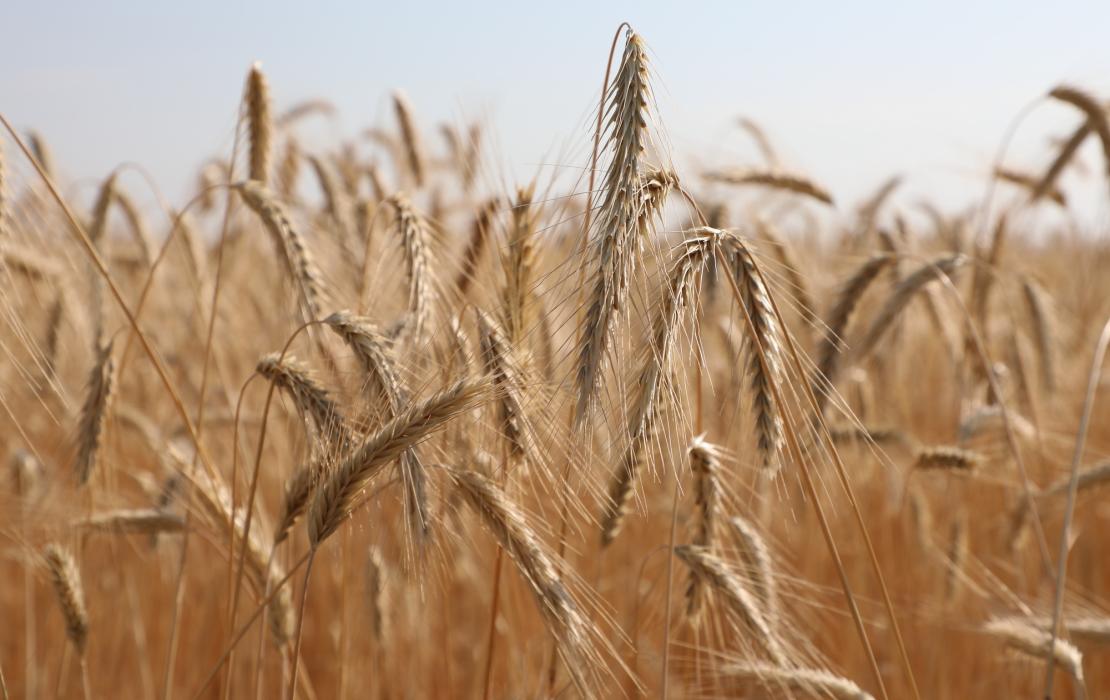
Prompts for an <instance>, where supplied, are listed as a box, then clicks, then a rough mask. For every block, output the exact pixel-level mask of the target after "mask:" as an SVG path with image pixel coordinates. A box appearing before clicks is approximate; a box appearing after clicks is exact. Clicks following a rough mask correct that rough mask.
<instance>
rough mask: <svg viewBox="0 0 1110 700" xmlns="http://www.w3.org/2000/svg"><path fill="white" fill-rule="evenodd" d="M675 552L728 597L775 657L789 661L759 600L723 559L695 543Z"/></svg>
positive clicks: (758, 640)
mask: <svg viewBox="0 0 1110 700" xmlns="http://www.w3.org/2000/svg"><path fill="white" fill-rule="evenodd" d="M674 553H675V554H676V555H678V558H679V559H681V560H682V561H683V562H684V563H685V564H686V565H687V566H688V567H690V571H691V573H693V574H694V575H696V576H700V577H701V578H703V579H704V580H705V581H706V583H708V584H709V585H710V586H711V587H712V588H713V590H714V591H716V592H717V593H718V594H719V595H720V596H721V597H722V598H723V599H724V601H725V603H726V604H727V605H728V608H729V610H731V611H732V612H733V614H735V615H736V616H737V617H738V618H739V619H740V620H741V621H742V622H743V624H744V626H745V627H746V628H747V629H748V631H749V632H751V633H752V636H753V637H754V639H755V641H756V643H757V644H758V646H759V647H760V648H761V649H762V650H763V652H764V653H766V654H767V657H768V658H770V659H771V661H773V662H774V663H776V664H778V665H780V666H781V665H783V664H785V663H786V654H785V652H784V651H783V649H782V645H781V644H780V643H779V640H778V638H776V637H775V635H774V634H773V633H772V631H771V628H770V626H769V625H768V624H767V620H766V618H765V617H764V615H763V611H762V610H761V609H760V606H759V604H758V603H757V602H756V600H755V598H754V597H753V596H752V594H751V593H750V592H748V589H747V588H745V587H744V584H743V583H742V582H741V580H740V578H739V577H738V576H736V574H735V573H733V572H732V571H731V570H730V569H729V567H728V565H727V564H726V563H725V562H724V561H723V560H722V559H720V558H719V557H716V556H714V555H713V554H710V553H709V552H708V551H707V550H706V549H705V548H703V547H695V546H692V545H680V546H678V547H675V550H674Z"/></svg>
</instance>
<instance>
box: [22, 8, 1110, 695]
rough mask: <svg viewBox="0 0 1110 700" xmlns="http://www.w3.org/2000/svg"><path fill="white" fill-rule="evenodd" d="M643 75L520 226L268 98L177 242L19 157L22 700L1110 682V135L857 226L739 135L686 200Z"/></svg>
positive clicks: (813, 185) (169, 214)
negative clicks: (1109, 502) (951, 203)
mask: <svg viewBox="0 0 1110 700" xmlns="http://www.w3.org/2000/svg"><path fill="white" fill-rule="evenodd" d="M602 48H603V47H599V49H602ZM648 56H649V52H648V51H647V50H646V48H645V44H644V41H643V40H642V39H641V38H640V37H639V36H638V35H637V34H634V33H632V32H631V31H630V30H629V31H625V30H618V33H617V35H616V38H615V43H614V53H613V55H612V61H611V65H610V70H608V71H604V75H605V87H604V89H603V90H602V91H601V92H600V95H599V96H600V97H601V102H600V104H601V109H600V110H599V112H600V114H599V115H597V116H596V118H597V120H598V121H597V127H598V132H597V136H596V141H595V142H594V143H593V144H592V145H593V148H594V152H595V163H590V162H583V163H578V164H576V165H577V166H578V167H580V168H581V170H580V172H581V173H582V175H581V177H580V178H578V179H577V180H576V181H575V182H565V181H563V180H564V178H551V177H549V178H547V179H544V178H539V179H537V180H536V181H532V182H520V183H517V186H516V187H515V188H513V189H508V190H506V191H491V190H490V189H489V188H488V187H485V186H484V183H486V182H488V181H489V180H490V179H489V178H483V177H482V176H481V175H482V173H484V172H487V171H488V169H490V168H492V167H494V166H492V165H491V164H490V162H489V161H490V159H491V158H492V155H493V154H491V153H489V152H488V151H489V149H488V148H487V147H484V144H487V143H488V142H489V141H488V138H486V137H485V136H486V135H485V134H484V128H485V126H484V125H481V124H474V125H473V126H471V127H469V128H463V129H459V128H455V127H452V126H444V127H442V128H441V129H440V130H439V131H438V132H436V131H433V130H431V129H429V128H427V127H426V125H423V124H421V123H420V119H419V115H417V114H414V113H413V110H412V108H411V107H410V106H409V104H408V102H407V100H406V99H405V97H404V96H403V95H402V94H400V93H398V94H396V95H395V96H394V98H393V99H394V107H395V120H394V123H393V128H390V129H368V130H367V131H366V132H365V134H363V135H362V136H364V137H365V138H364V139H363V140H361V141H360V142H359V143H357V144H356V143H351V144H346V145H343V146H341V147H338V148H336V149H335V150H333V151H331V152H315V153H314V152H308V150H307V149H305V148H303V147H302V146H301V141H299V140H298V130H299V129H300V128H302V125H303V124H304V123H305V121H306V120H312V119H315V118H318V117H319V114H320V113H326V112H327V111H329V109H330V106H329V105H328V103H326V102H323V101H312V102H305V103H299V104H294V105H291V106H290V105H282V109H279V108H278V106H277V105H275V104H272V102H273V100H272V99H271V97H270V90H269V86H268V84H267V78H266V77H265V76H264V75H263V73H262V72H261V69H260V67H258V66H255V67H252V68H251V69H250V71H249V74H248V76H247V80H246V83H245V87H244V92H243V101H242V112H241V113H242V118H241V123H240V129H239V132H238V136H237V138H236V145H235V147H234V148H233V149H232V152H231V153H227V154H224V155H221V156H218V157H215V158H213V159H210V160H209V161H207V162H205V163H203V165H202V166H201V169H200V170H199V173H198V182H197V186H196V194H195V197H194V198H193V199H192V200H190V201H188V202H180V203H177V204H174V205H172V206H171V205H169V204H165V205H164V206H163V207H162V210H161V211H155V210H153V209H151V210H149V211H148V210H146V209H143V208H141V207H139V206H137V205H136V204H135V203H134V201H135V200H134V199H133V196H134V195H136V194H137V193H139V192H145V191H144V190H140V187H149V183H146V182H145V181H144V180H143V178H142V175H141V173H140V172H138V171H137V170H136V169H135V167H134V166H121V167H120V169H118V170H117V171H116V172H113V173H112V174H110V175H109V176H107V177H106V178H105V179H104V180H103V182H102V183H101V184H100V185H99V188H98V191H97V193H96V196H95V198H94V199H93V200H92V201H89V202H85V201H83V200H81V199H80V198H76V197H73V196H72V189H71V188H69V187H67V183H65V182H64V181H62V177H61V176H60V174H59V171H58V170H56V169H55V166H54V164H53V163H52V158H51V157H50V154H49V152H48V150H47V146H46V144H45V142H44V141H43V140H42V139H41V138H40V137H38V136H33V137H27V136H21V135H19V134H18V132H16V131H14V130H12V129H11V128H10V127H9V128H8V130H7V131H6V132H3V145H4V149H3V166H2V167H0V256H2V261H0V275H2V276H3V281H2V284H0V290H2V298H0V309H2V311H3V317H2V319H0V326H2V330H0V348H2V350H3V354H2V355H0V380H2V381H0V408H2V409H3V410H2V412H0V449H2V453H0V458H2V459H4V460H5V461H6V465H7V468H6V471H5V472H4V473H5V478H4V479H3V480H2V481H0V534H2V535H3V539H2V542H3V554H4V556H3V559H2V560H0V575H2V580H3V581H4V585H3V586H2V587H0V669H2V672H3V679H4V685H5V688H4V697H5V698H6V697H12V698H31V697H34V698H50V697H74V698H108V697H120V698H132V697H134V698H138V697H154V698H171V697H172V698H175V699H176V700H188V699H190V698H227V697H231V698H280V697H290V696H291V695H292V696H295V697H300V698H423V697H435V698H470V697H474V698H477V697H483V698H540V697H543V698H549V697H602V698H612V697H651V698H668V697H669V698H709V697H747V698H765V697H769V698H867V697H874V698H891V699H894V698H915V697H918V698H973V697H984V698H998V697H1024V698H1033V697H1043V696H1045V695H1046V694H1049V695H1052V697H1055V698H1083V697H1087V698H1098V697H1101V696H1102V693H1105V692H1110V668H1108V667H1107V663H1106V662H1107V660H1108V658H1110V657H1108V653H1107V646H1108V644H1110V617H1108V616H1107V613H1106V611H1105V610H1104V607H1105V605H1106V602H1105V600H1104V596H1105V592H1106V591H1107V590H1108V586H1110V566H1108V565H1107V563H1106V559H1105V557H1106V554H1107V551H1108V550H1107V545H1106V542H1105V540H1104V534H1105V532H1106V530H1107V519H1108V518H1110V511H1108V510H1107V507H1106V506H1105V505H1104V504H1102V503H1101V502H1100V499H1101V498H1102V495H1101V493H1100V486H1101V485H1102V484H1106V483H1108V482H1110V461H1107V455H1108V454H1110V425H1108V420H1110V408H1108V406H1110V402H1108V401H1107V397H1106V396H1105V393H1106V389H1107V386H1106V384H1107V380H1106V378H1105V376H1104V375H1103V374H1102V371H1103V370H1102V365H1103V351H1104V350H1105V342H1106V340H1107V337H1108V336H1107V335H1106V332H1105V330H1104V323H1106V321H1107V318H1108V316H1110V249H1108V247H1107V244H1106V242H1105V241H1106V239H1105V237H1104V236H1101V235H1099V233H1098V232H1097V231H1092V230H1086V229H1084V228H1083V227H1081V226H1079V225H1078V224H1077V225H1072V226H1068V225H1055V224H1053V225H1046V224H1044V223H1043V222H1044V221H1046V220H1048V219H1045V218H1044V217H1040V216H1037V213H1038V212H1042V211H1043V210H1045V209H1048V208H1055V209H1056V210H1057V211H1063V212H1064V214H1065V216H1064V217H1062V219H1063V220H1067V221H1071V220H1072V219H1071V217H1070V216H1069V211H1070V210H1069V209H1068V207H1069V201H1068V199H1067V192H1066V185H1067V182H1068V181H1069V180H1068V179H1067V178H1068V177H1073V178H1074V177H1080V176H1081V174H1080V173H1078V172H1076V171H1077V170H1078V169H1079V167H1078V163H1077V160H1076V158H1077V156H1076V154H1077V152H1078V151H1079V150H1080V147H1082V146H1084V145H1085V144H1087V145H1090V146H1091V147H1092V148H1094V147H1095V146H1094V145H1095V144H1099V145H1100V146H1101V148H1102V153H1103V154H1104V156H1105V163H1106V164H1107V165H1108V166H1110V126H1108V119H1110V118H1108V115H1107V111H1106V107H1105V105H1104V103H1103V102H1101V101H1100V100H1099V99H1098V98H1095V97H1092V96H1090V95H1089V94H1088V93H1086V92H1084V91H1082V90H1080V89H1077V88H1073V87H1059V88H1056V89H1055V90H1053V91H1052V93H1051V94H1050V95H1049V96H1048V97H1047V99H1049V100H1053V101H1056V102H1059V103H1062V104H1064V105H1067V106H1070V107H1071V108H1073V109H1074V113H1075V122H1076V131H1075V132H1074V134H1063V135H1062V136H1063V138H1062V139H1059V140H1056V141H1052V142H1051V143H1052V145H1051V146H1046V149H1045V162H1044V163H1043V165H1042V166H1040V167H1039V169H1038V170H1036V171H1033V172H1024V171H1015V170H1013V169H1012V168H1011V164H1008V163H1005V162H999V163H994V164H991V165H990V167H991V168H992V169H993V173H994V175H993V183H994V184H993V185H991V186H990V187H987V188H986V194H985V196H984V195H982V194H981V193H979V192H972V193H969V196H968V199H969V200H971V201H974V202H976V205H975V206H974V207H972V208H970V209H969V210H966V211H962V212H949V211H944V210H941V209H940V208H939V207H937V206H935V205H933V204H932V203H930V202H928V201H925V202H921V203H919V204H896V203H895V202H896V201H900V200H897V199H896V197H895V196H894V195H895V194H896V190H897V188H898V186H899V180H898V179H897V178H892V179H891V180H890V181H889V182H888V183H886V184H885V185H884V186H883V187H882V188H880V189H879V190H878V191H876V192H875V194H874V196H873V197H871V198H869V199H868V200H867V201H865V202H863V203H862V204H860V205H858V206H852V205H851V204H849V203H844V202H841V201H837V200H835V199H834V198H833V196H832V195H831V194H830V191H833V192H835V190H836V185H837V183H835V182H833V183H818V182H814V181H813V180H811V179H810V178H808V177H807V176H806V175H804V174H801V173H799V172H796V171H794V170H792V169H789V168H786V167H784V166H782V165H781V164H780V162H779V160H778V158H777V156H776V151H775V148H774V145H773V144H771V143H769V142H768V140H767V139H766V137H765V136H764V134H763V132H762V131H761V130H760V128H759V127H758V126H757V125H756V124H754V123H753V122H750V121H747V120H742V122H741V126H742V127H743V129H744V130H745V131H746V132H747V134H748V136H749V137H751V138H753V139H755V141H756V142H757V143H758V144H759V147H760V150H761V152H762V154H763V158H764V160H763V162H752V163H736V164H735V165H736V168H734V169H732V170H723V171H712V172H697V171H695V172H683V171H682V170H681V169H677V170H676V169H675V167H674V166H672V165H671V164H670V155H669V154H668V153H667V152H666V151H665V150H663V149H661V148H659V147H658V146H657V144H661V143H665V142H666V135H665V133H662V131H661V127H660V126H659V125H658V122H657V120H656V119H654V116H655V115H654V112H653V110H654V100H653V95H652V85H653V84H654V81H655V80H656V76H655V75H654V74H653V72H652V70H651V66H650V65H649V63H648ZM602 66H603V64H599V70H598V76H597V77H598V79H599V83H600V78H602V74H603V70H602ZM270 79H272V80H274V81H275V82H278V81H280V76H270ZM599 87H600V85H599ZM1031 97H1033V96H1031ZM4 125H5V126H8V124H7V121H6V120H5V122H4ZM738 133H742V132H738ZM1059 136H1061V135H1059V134H1046V135H1045V139H1046V143H1048V142H1049V137H1059ZM360 138H362V137H360ZM1091 155H1096V154H1094V153H1092V154H1091ZM1062 175H1064V176H1066V177H1061V176H1062ZM1086 177H1088V178H1100V177H1104V176H1103V175H1102V172H1101V171H1098V172H1088V173H1087V174H1086ZM980 200H982V201H980ZM1076 220H1078V219H1076ZM1100 342H1101V343H1102V344H1100ZM1092 402H1093V403H1092ZM1061 543H1064V544H1066V547H1065V548H1064V549H1063V551H1062V550H1061ZM1062 554H1064V555H1066V559H1064V560H1063V561H1062V560H1061V555H1062ZM1065 572H1066V578H1065V577H1063V576H1062V574H1064V573H1065ZM1057 622H1058V624H1056V623H1057ZM1046 677H1047V678H1046ZM1046 686H1047V693H1046Z"/></svg>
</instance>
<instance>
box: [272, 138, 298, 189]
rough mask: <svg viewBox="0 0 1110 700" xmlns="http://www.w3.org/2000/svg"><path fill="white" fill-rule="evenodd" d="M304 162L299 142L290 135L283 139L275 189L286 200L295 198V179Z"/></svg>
mask: <svg viewBox="0 0 1110 700" xmlns="http://www.w3.org/2000/svg"><path fill="white" fill-rule="evenodd" d="M303 162H304V153H302V152H301V144H300V142H299V141H297V139H295V138H293V137H292V136H290V137H289V138H287V139H286V140H285V150H284V151H283V152H282V154H281V161H280V162H279V163H278V168H277V191H278V194H280V195H281V198H282V199H283V200H285V201H286V202H292V201H294V200H295V199H296V198H297V180H298V178H300V175H301V164H302V163H303Z"/></svg>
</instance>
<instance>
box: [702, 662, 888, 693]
mask: <svg viewBox="0 0 1110 700" xmlns="http://www.w3.org/2000/svg"><path fill="white" fill-rule="evenodd" d="M720 670H721V673H722V674H724V675H725V677H727V678H735V679H737V680H744V681H755V682H758V683H761V684H763V685H765V686H769V687H774V688H783V689H786V690H789V691H801V692H805V693H809V694H812V695H820V696H821V697H829V698H834V700H873V698H872V696H871V695H870V694H869V693H866V692H864V691H863V690H861V689H860V687H859V686H858V685H856V684H855V683H853V682H852V681H850V680H848V679H847V678H843V677H841V676H837V675H835V674H833V673H829V672H828V671H822V670H820V669H812V668H793V667H783V666H771V665H769V664H761V663H751V662H744V663H737V664H726V665H724V666H722V667H721V669H720Z"/></svg>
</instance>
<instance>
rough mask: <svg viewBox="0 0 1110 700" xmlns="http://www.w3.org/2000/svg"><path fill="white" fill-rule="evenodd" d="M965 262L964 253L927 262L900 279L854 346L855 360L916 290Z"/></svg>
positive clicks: (871, 347) (879, 336)
mask: <svg viewBox="0 0 1110 700" xmlns="http://www.w3.org/2000/svg"><path fill="white" fill-rule="evenodd" d="M965 262H967V258H966V257H964V256H963V255H954V256H951V257H947V258H942V259H940V260H935V261H932V262H926V263H924V264H923V265H922V266H921V267H919V268H918V269H916V270H914V271H913V272H911V273H910V274H909V275H908V276H907V277H906V278H905V279H903V280H902V281H901V282H899V283H898V286H897V287H895V288H894V291H893V292H892V293H891V295H890V296H889V297H887V300H886V303H885V304H883V306H882V308H881V309H879V312H878V313H877V314H876V315H875V318H874V319H872V321H871V325H870V326H868V328H867V330H866V331H865V332H864V334H863V337H862V338H861V339H860V341H859V343H858V344H857V345H856V347H855V348H854V350H853V354H854V357H855V359H856V361H859V360H862V359H864V358H865V357H867V356H868V355H869V354H870V353H871V351H872V350H874V349H875V346H876V345H878V343H879V340H881V339H882V337H883V334H884V333H885V332H886V331H887V330H888V329H889V328H890V327H891V325H893V323H894V319H895V318H897V317H898V314H899V313H901V311H902V310H903V309H905V308H906V305H907V304H909V303H910V301H911V300H912V299H913V297H914V295H915V294H917V292H919V291H920V290H921V289H922V288H924V287H925V285H927V284H929V283H930V282H932V281H934V280H935V279H937V278H938V277H939V276H940V275H942V274H943V275H948V276H950V275H952V273H953V272H955V271H956V270H957V269H959V268H960V267H961V266H962V265H963V264H964V263H965Z"/></svg>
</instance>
